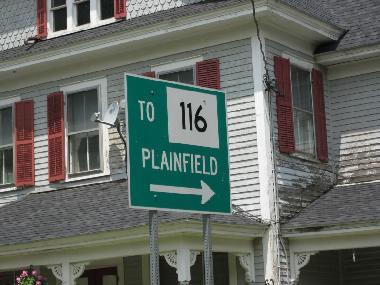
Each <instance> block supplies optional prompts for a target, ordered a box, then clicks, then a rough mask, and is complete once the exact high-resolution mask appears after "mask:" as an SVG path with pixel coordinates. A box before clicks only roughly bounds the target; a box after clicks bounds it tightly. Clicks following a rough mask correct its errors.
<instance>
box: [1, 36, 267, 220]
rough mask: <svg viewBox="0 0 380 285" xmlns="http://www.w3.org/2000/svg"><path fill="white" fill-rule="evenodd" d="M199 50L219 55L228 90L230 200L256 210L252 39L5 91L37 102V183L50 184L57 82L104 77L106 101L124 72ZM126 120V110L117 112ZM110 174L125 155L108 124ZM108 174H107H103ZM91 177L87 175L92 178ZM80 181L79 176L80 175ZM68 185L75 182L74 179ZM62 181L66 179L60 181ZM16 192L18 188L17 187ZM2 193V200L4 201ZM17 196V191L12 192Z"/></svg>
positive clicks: (114, 95)
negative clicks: (52, 100)
mask: <svg viewBox="0 0 380 285" xmlns="http://www.w3.org/2000/svg"><path fill="white" fill-rule="evenodd" d="M199 55H202V56H203V58H204V59H209V58H219V60H220V68H221V70H220V72H221V87H222V89H223V90H225V91H226V92H227V97H228V100H227V105H228V107H227V109H228V129H229V147H230V152H231V153H230V155H231V157H230V161H231V186H232V195H233V200H234V201H235V202H236V203H237V204H239V205H241V206H243V207H244V209H246V210H248V211H250V212H251V214H253V215H257V216H259V215H260V199H259V192H260V191H259V181H258V166H257V145H256V141H257V139H256V136H257V135H256V124H255V109H254V106H255V102H254V96H253V95H254V90H253V78H252V72H253V67H252V60H251V45H250V39H246V40H239V41H233V42H229V43H225V44H221V45H217V46H213V47H208V48H203V49H200V50H196V51H189V52H185V53H181V54H175V55H170V56H166V57H164V58H159V59H154V60H150V61H149V62H140V63H135V64H131V65H128V66H121V67H117V68H113V69H108V70H104V71H98V72H94V73H91V74H83V75H81V76H76V77H73V78H68V79H63V80H59V81H57V82H49V83H45V84H41V85H38V86H32V87H28V88H24V89H21V90H16V91H12V92H4V93H2V94H0V95H1V97H3V98H5V97H13V96H20V97H21V99H33V100H34V102H35V166H36V179H35V180H36V187H37V188H38V187H45V188H44V189H47V190H48V189H50V186H49V183H48V164H47V147H48V146H47V115H46V108H47V107H46V96H47V95H48V94H50V93H52V92H55V91H58V90H59V88H60V86H63V85H69V84H73V83H77V82H80V81H87V80H92V79H94V78H102V77H106V78H107V97H108V98H107V101H108V103H109V102H112V101H114V100H120V99H121V98H122V97H123V96H124V79H123V76H124V72H129V73H135V74H141V73H143V72H145V71H146V70H149V68H150V66H152V65H157V64H163V63H167V62H172V61H176V60H182V59H183V58H189V57H192V56H199ZM119 119H120V120H121V121H122V122H123V121H124V112H122V113H121V114H120V115H119ZM109 143H110V154H109V161H110V170H111V179H112V177H113V176H115V177H119V176H120V174H123V173H124V171H125V168H124V162H123V159H122V157H123V155H124V150H123V148H124V146H123V144H122V142H121V140H120V139H119V137H118V134H117V132H116V131H115V130H112V129H111V130H109ZM105 179H108V178H105ZM90 181H91V180H90ZM79 183H83V181H82V182H81V181H79V182H78V184H79ZM70 185H72V186H75V185H76V183H74V182H72V183H70ZM61 186H62V187H64V183H62V184H61ZM15 193H18V191H15ZM6 195H8V194H3V193H0V203H2V202H1V201H3V200H2V199H3V197H4V201H5V200H6V201H8V198H6ZM16 196H17V195H16Z"/></svg>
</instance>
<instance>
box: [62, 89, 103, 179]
mask: <svg viewBox="0 0 380 285" xmlns="http://www.w3.org/2000/svg"><path fill="white" fill-rule="evenodd" d="M98 110H99V108H98V89H97V88H95V89H89V90H84V91H79V92H75V93H70V94H68V95H67V124H68V128H67V129H68V133H67V135H68V156H69V157H68V166H69V174H78V173H83V172H88V171H92V170H100V168H101V165H100V141H99V138H100V136H99V126H98V124H96V123H95V122H92V121H91V120H90V117H91V115H92V114H93V113H95V112H98Z"/></svg>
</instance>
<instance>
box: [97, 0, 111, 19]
mask: <svg viewBox="0 0 380 285" xmlns="http://www.w3.org/2000/svg"><path fill="white" fill-rule="evenodd" d="M113 14H114V0H100V19H101V20H105V19H109V18H112V17H113Z"/></svg>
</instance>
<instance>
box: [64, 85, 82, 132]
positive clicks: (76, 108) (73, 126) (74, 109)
mask: <svg viewBox="0 0 380 285" xmlns="http://www.w3.org/2000/svg"><path fill="white" fill-rule="evenodd" d="M83 113H84V93H83V92H81V93H74V94H70V95H69V96H67V121H68V125H69V126H68V128H69V132H78V131H81V130H84V129H85V121H84V115H83Z"/></svg>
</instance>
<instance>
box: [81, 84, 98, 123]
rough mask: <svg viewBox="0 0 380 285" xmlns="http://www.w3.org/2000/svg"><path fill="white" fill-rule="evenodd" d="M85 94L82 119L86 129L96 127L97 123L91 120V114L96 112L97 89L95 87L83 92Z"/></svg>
mask: <svg viewBox="0 0 380 285" xmlns="http://www.w3.org/2000/svg"><path fill="white" fill-rule="evenodd" d="M83 93H84V95H85V110H84V115H85V118H84V121H85V127H86V129H87V130H88V129H93V128H97V127H98V124H97V123H95V122H92V121H91V115H92V114H94V113H95V112H98V91H97V89H93V90H88V91H84V92H83Z"/></svg>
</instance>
